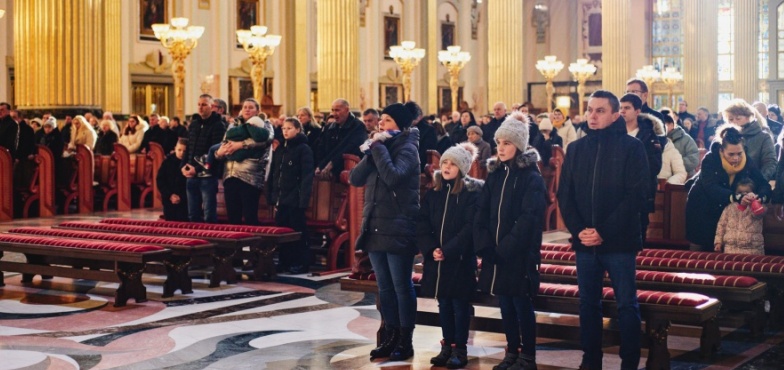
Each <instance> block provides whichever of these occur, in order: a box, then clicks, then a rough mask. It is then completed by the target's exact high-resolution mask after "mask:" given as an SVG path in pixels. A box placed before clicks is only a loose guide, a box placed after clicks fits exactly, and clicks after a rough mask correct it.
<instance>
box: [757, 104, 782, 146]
mask: <svg viewBox="0 0 784 370" xmlns="http://www.w3.org/2000/svg"><path fill="white" fill-rule="evenodd" d="M751 106H752V107H754V109H756V110H757V112H759V114H761V115H762V117H758V119H759V121H760V124H762V125H763V127H764V126H768V129H770V133H771V136H773V139H774V140H775V138H777V137H778V136H779V134H780V133H781V127H782V122H781V121H778V120H776V119H773V118H770V115H769V114H768V106H767V105H766V104H765V103H762V102H758V101H755V102H754V103H752V104H751Z"/></svg>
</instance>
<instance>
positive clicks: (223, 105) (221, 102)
mask: <svg viewBox="0 0 784 370" xmlns="http://www.w3.org/2000/svg"><path fill="white" fill-rule="evenodd" d="M212 102H213V103H215V104H217V105H218V108H220V109H223V113H226V112H227V111H228V110H229V105H228V104H226V101H225V100H223V99H218V98H215V99H212Z"/></svg>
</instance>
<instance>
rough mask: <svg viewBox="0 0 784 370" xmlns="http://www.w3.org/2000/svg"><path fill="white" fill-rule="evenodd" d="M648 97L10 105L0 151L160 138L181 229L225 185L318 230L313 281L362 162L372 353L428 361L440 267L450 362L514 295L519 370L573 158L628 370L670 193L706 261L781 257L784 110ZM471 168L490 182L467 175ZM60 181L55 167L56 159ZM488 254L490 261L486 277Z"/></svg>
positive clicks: (642, 88)
mask: <svg viewBox="0 0 784 370" xmlns="http://www.w3.org/2000/svg"><path fill="white" fill-rule="evenodd" d="M648 93H649V92H648V87H647V85H646V84H645V82H643V81H641V80H638V79H632V80H629V81H628V82H627V85H626V91H625V93H624V94H620V95H621V96H620V97H618V96H617V95H615V94H613V93H612V92H609V91H604V90H598V91H596V92H594V93H593V94H592V96H591V98H590V99H589V100H588V106H587V111H586V113H585V115H584V116H580V115H574V116H573V117H570V114H569V111H568V110H567V109H565V108H556V109H554V110H553V111H552V113H546V112H545V113H541V114H538V115H534V114H533V113H534V109H533V106H532V105H531V104H530V103H521V104H513V105H511V107H507V105H506V104H505V103H504V102H497V103H495V104H494V105H493V107H492V112H490V113H489V114H486V115H481V116H480V115H478V114H479V112H472V111H471V110H464V111H460V112H457V111H455V112H449V111H446V112H440V114H439V115H438V116H437V115H436V114H432V115H425V114H423V112H422V109H421V108H420V107H419V105H418V104H417V103H415V102H413V101H409V102H406V103H405V104H401V103H394V104H390V105H388V106H386V107H384V108H383V109H380V110H377V109H372V108H371V109H367V110H364V111H362V112H360V114H358V115H357V116H355V115H354V114H353V113H352V112H351V106H350V103H349V102H348V101H346V100H344V99H337V100H335V101H334V102H333V103H332V106H331V110H330V112H325V113H326V115H325V114H324V113H322V112H314V111H312V110H311V109H310V108H308V107H302V108H300V109H298V110H297V111H296V114H295V115H294V116H285V115H284V116H280V117H271V118H269V117H267V116H266V114H264V113H262V112H261V106H260V104H259V102H258V101H256V100H255V99H253V98H249V99H246V100H245V101H243V103H242V106H241V109H240V111H239V115H238V116H236V117H234V116H231V115H230V114H229V113H230V112H228V106H227V104H226V102H225V101H223V100H221V99H216V98H213V97H212V96H210V95H207V94H204V95H201V96H199V98H198V102H197V113H195V114H193V115H192V116H191V117H188V119H186V120H184V121H181V120H180V118H179V117H171V118H169V117H166V116H160V115H158V114H156V113H153V114H150V115H148V116H147V117H143V116H141V115H135V114H132V115H130V116H129V117H128V119H127V121H126V122H124V124H121V123H120V122H117V121H116V120H115V119H114V117H113V115H112V113H110V112H105V113H103V115H102V117H101V119H98V118H97V117H96V116H95V115H93V114H91V113H85V114H83V115H75V116H66V117H64V120H63V124H62V125H60V124H58V120H57V118H56V117H53V116H51V115H50V114H45V115H43V117H41V118H33V119H30V120H27V119H25V118H24V117H23V116H22V113H21V112H19V111H17V110H12V109H11V107H10V105H8V104H7V103H0V141H1V142H0V146H3V147H5V148H8V149H9V151H10V152H11V154H12V157H13V158H14V159H15V160H16V161H23V160H25V159H27V158H32V156H33V155H34V152H35V146H36V144H40V145H44V146H46V147H48V148H49V149H50V150H51V151H52V153H54V154H55V157H56V163H60V161H62V160H63V159H64V158H68V157H69V156H70V155H72V153H73V152H74V151H75V149H76V147H77V146H79V145H85V146H87V147H89V148H90V149H92V150H93V152H94V153H95V154H96V155H111V154H112V152H113V151H114V145H115V144H116V143H119V144H121V145H123V146H125V147H126V148H127V149H128V151H129V152H130V153H146V152H147V151H149V150H150V143H153V142H154V143H158V144H159V145H161V147H162V148H163V149H164V153H166V154H167V157H166V159H165V160H164V161H163V163H162V165H161V167H160V169H159V175H158V177H157V179H158V189H159V192H160V194H161V198H162V199H161V200H162V203H163V205H164V218H165V219H167V220H179V221H191V222H210V223H215V222H218V212H217V194H218V189H219V182H222V185H223V188H224V198H225V206H226V215H227V218H228V220H227V221H228V222H229V223H232V224H246V225H258V224H259V222H260V221H259V218H258V209H259V208H258V207H259V201H260V200H261V196H262V195H264V196H265V198H264V199H265V200H266V202H267V204H268V205H270V206H271V207H273V208H274V211H275V222H276V224H277V225H279V226H287V227H290V228H292V229H294V230H295V231H299V232H301V233H303V238H302V239H301V240H300V241H298V242H293V243H292V244H291V245H290V246H287V247H286V248H281V249H280V256H279V260H278V269H279V271H280V272H289V273H293V274H300V273H305V272H308V270H309V268H310V265H311V257H310V252H309V246H308V227H307V222H306V221H307V220H306V212H305V211H306V209H307V208H308V206H309V204H310V198H311V192H312V188H313V182H314V181H317V180H322V181H338V180H339V179H340V174H341V172H342V171H343V166H344V163H343V155H344V154H353V155H356V156H358V157H360V158H361V160H360V162H359V163H358V164H357V166H356V167H355V168H354V169H352V170H351V171H350V175H349V182H350V184H351V185H353V186H358V187H362V186H364V187H365V190H364V191H365V197H364V201H365V204H364V208H363V211H362V216H363V219H362V226H361V230H360V235H359V238H358V240H357V243H356V246H357V249H358V250H362V251H364V252H366V253H367V254H368V255H369V260H370V262H371V265H372V268H373V271H374V272H375V275H376V279H377V284H378V289H379V296H380V311H381V315H382V317H383V318H384V321H385V323H386V326H385V332H384V333H383V338H384V339H383V341H382V342H381V343H380V344H379V346H378V347H377V348H375V349H373V350H372V351H371V353H370V355H371V356H372V357H374V358H386V357H388V358H390V359H391V360H405V359H408V358H410V357H412V356H413V355H414V348H413V341H412V337H413V335H414V327H415V316H416V306H417V301H416V298H417V295H416V293H415V291H414V286H413V283H412V280H411V271H412V266H413V264H414V260H415V257H416V256H417V255H418V254H420V253H421V255H422V258H423V277H422V281H421V290H420V296H424V297H434V298H436V299H437V300H438V304H439V314H440V315H439V317H440V323H441V329H442V334H443V340H442V343H441V345H442V346H441V351H440V353H439V354H438V355H437V356H435V357H433V358H432V359H431V363H432V364H433V365H435V366H446V367H448V368H460V367H463V366H465V365H466V363H467V361H468V359H467V343H468V330H469V323H470V317H471V316H472V308H471V304H470V301H471V298H472V296H473V295H474V293H475V292H476V291H477V290H478V291H480V292H483V293H488V294H493V295H495V296H497V297H498V302H499V307H500V310H501V316H502V321H503V327H504V331H505V338H506V342H507V343H506V352H505V356H504V359H503V360H502V362H501V363H499V364H498V365H497V366H495V367H494V369H496V370H504V369H536V321H535V316H534V310H535V307H534V297H535V296H536V294H537V292H538V289H539V272H538V268H539V264H540V259H541V257H540V248H539V247H540V245H541V241H542V233H543V231H544V228H545V226H544V218H545V217H544V215H545V208H546V204H547V200H546V193H547V188H546V184H545V180H544V179H543V176H542V168H544V167H547V166H549V165H550V159H551V158H552V157H553V150H554V148H556V147H559V148H560V149H561V150H562V151H563V152H564V153H565V160H564V163H563V168H562V172H561V180H560V184H559V186H558V194H557V199H558V206H559V208H560V210H561V214H562V217H563V221H564V223H565V225H566V227H567V229H568V231H569V233H570V234H571V236H572V238H571V239H572V248H573V249H574V251H575V252H576V256H577V259H576V261H577V268H578V270H579V271H580V274H579V275H578V286H579V290H580V300H581V305H580V326H581V338H582V340H581V344H582V349H583V352H584V354H583V359H582V363H581V367H580V368H581V369H596V368H601V359H602V352H601V351H602V350H601V341H600V340H597V338H601V334H600V333H601V330H602V323H601V317H602V315H601V303H600V299H599V296H600V294H601V287H602V280H603V277H604V274H605V273H607V274H609V277H610V278H611V280H612V282H613V285H612V288H613V290H614V291H615V297H616V300H617V302H618V311H619V313H620V316H619V325H620V334H621V339H622V340H621V347H620V352H619V355H620V357H621V360H622V368H624V369H626V368H628V369H632V368H634V369H636V368H637V367H638V364H639V359H640V336H639V328H640V313H639V305H638V304H637V296H636V286H635V279H634V273H635V256H636V254H637V252H639V251H640V250H642V248H643V246H644V243H645V238H646V230H647V228H648V223H649V221H648V220H649V215H650V214H651V213H653V212H654V199H655V196H656V192H657V189H659V187H660V186H663V184H664V183H669V184H677V185H684V184H685V186H686V187H687V188H688V189H690V190H689V193H688V198H687V203H686V218H685V220H686V233H687V238H688V240H689V242H690V245H691V248H692V249H694V250H701V251H714V252H725V253H744V254H764V253H765V251H764V241H763V239H762V231H763V230H762V218H763V216H764V215H765V213H766V210H767V208H768V207H771V203H773V204H781V203H784V186H782V187H779V186H775V187H772V186H771V182H774V183H784V163H782V161H781V160H780V151H781V147H782V144H783V143H784V132H782V117H781V114H780V108H779V107H778V106H777V105H775V104H770V105H766V104H763V103H759V102H754V103H752V104H749V103H747V102H746V101H743V100H741V99H736V100H733V101H731V102H730V103H729V104H728V105H726V106H725V107H723V108H722V111H721V112H720V114H719V115H718V116H716V115H712V114H711V112H710V111H708V109H707V108H705V107H699V108H698V109H697V110H696V114H695V115H692V114H691V113H690V112H689V111H688V108H689V107H688V104H687V102H686V101H680V102H679V104H678V108H677V111H676V110H673V109H671V108H667V107H664V108H661V109H660V110H658V111H656V110H653V109H652V108H650V107H649V106H648V105H647V103H646V101H647V100H648ZM428 151H437V152H438V153H439V154H440V162H439V164H438V166H437V168H435V171H434V172H433V174H432V176H433V187H432V188H431V189H429V190H427V191H426V193H424V194H420V180H419V175H420V173H423V172H424V171H426V170H427V168H426V164H427V162H428V158H429V157H428V155H429V154H428ZM474 163H477V165H478V166H479V167H480V168H481V169H482V170H485V171H486V174H487V175H486V178H483V179H479V178H472V177H471V176H469V172H470V171H471V167H472V165H473V164H474ZM56 166H58V164H56ZM477 257H479V258H480V259H481V262H482V263H481V270H480V269H478V265H477Z"/></svg>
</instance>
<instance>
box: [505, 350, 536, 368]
mask: <svg viewBox="0 0 784 370" xmlns="http://www.w3.org/2000/svg"><path fill="white" fill-rule="evenodd" d="M509 370H537V368H536V359H535V358H534V357H531V356H528V355H524V354H522V353H521V354H520V356H518V357H517V362H515V364H514V365H512V366H511V367H509Z"/></svg>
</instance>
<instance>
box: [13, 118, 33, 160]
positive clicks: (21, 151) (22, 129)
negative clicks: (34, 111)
mask: <svg viewBox="0 0 784 370" xmlns="http://www.w3.org/2000/svg"><path fill="white" fill-rule="evenodd" d="M18 129H19V146H18V147H17V148H16V156H15V157H14V158H15V159H25V158H27V157H28V156H30V155H33V154H36V153H38V147H37V146H35V130H33V128H32V127H30V125H28V124H26V123H24V122H22V123H20V124H19V128H18Z"/></svg>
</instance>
